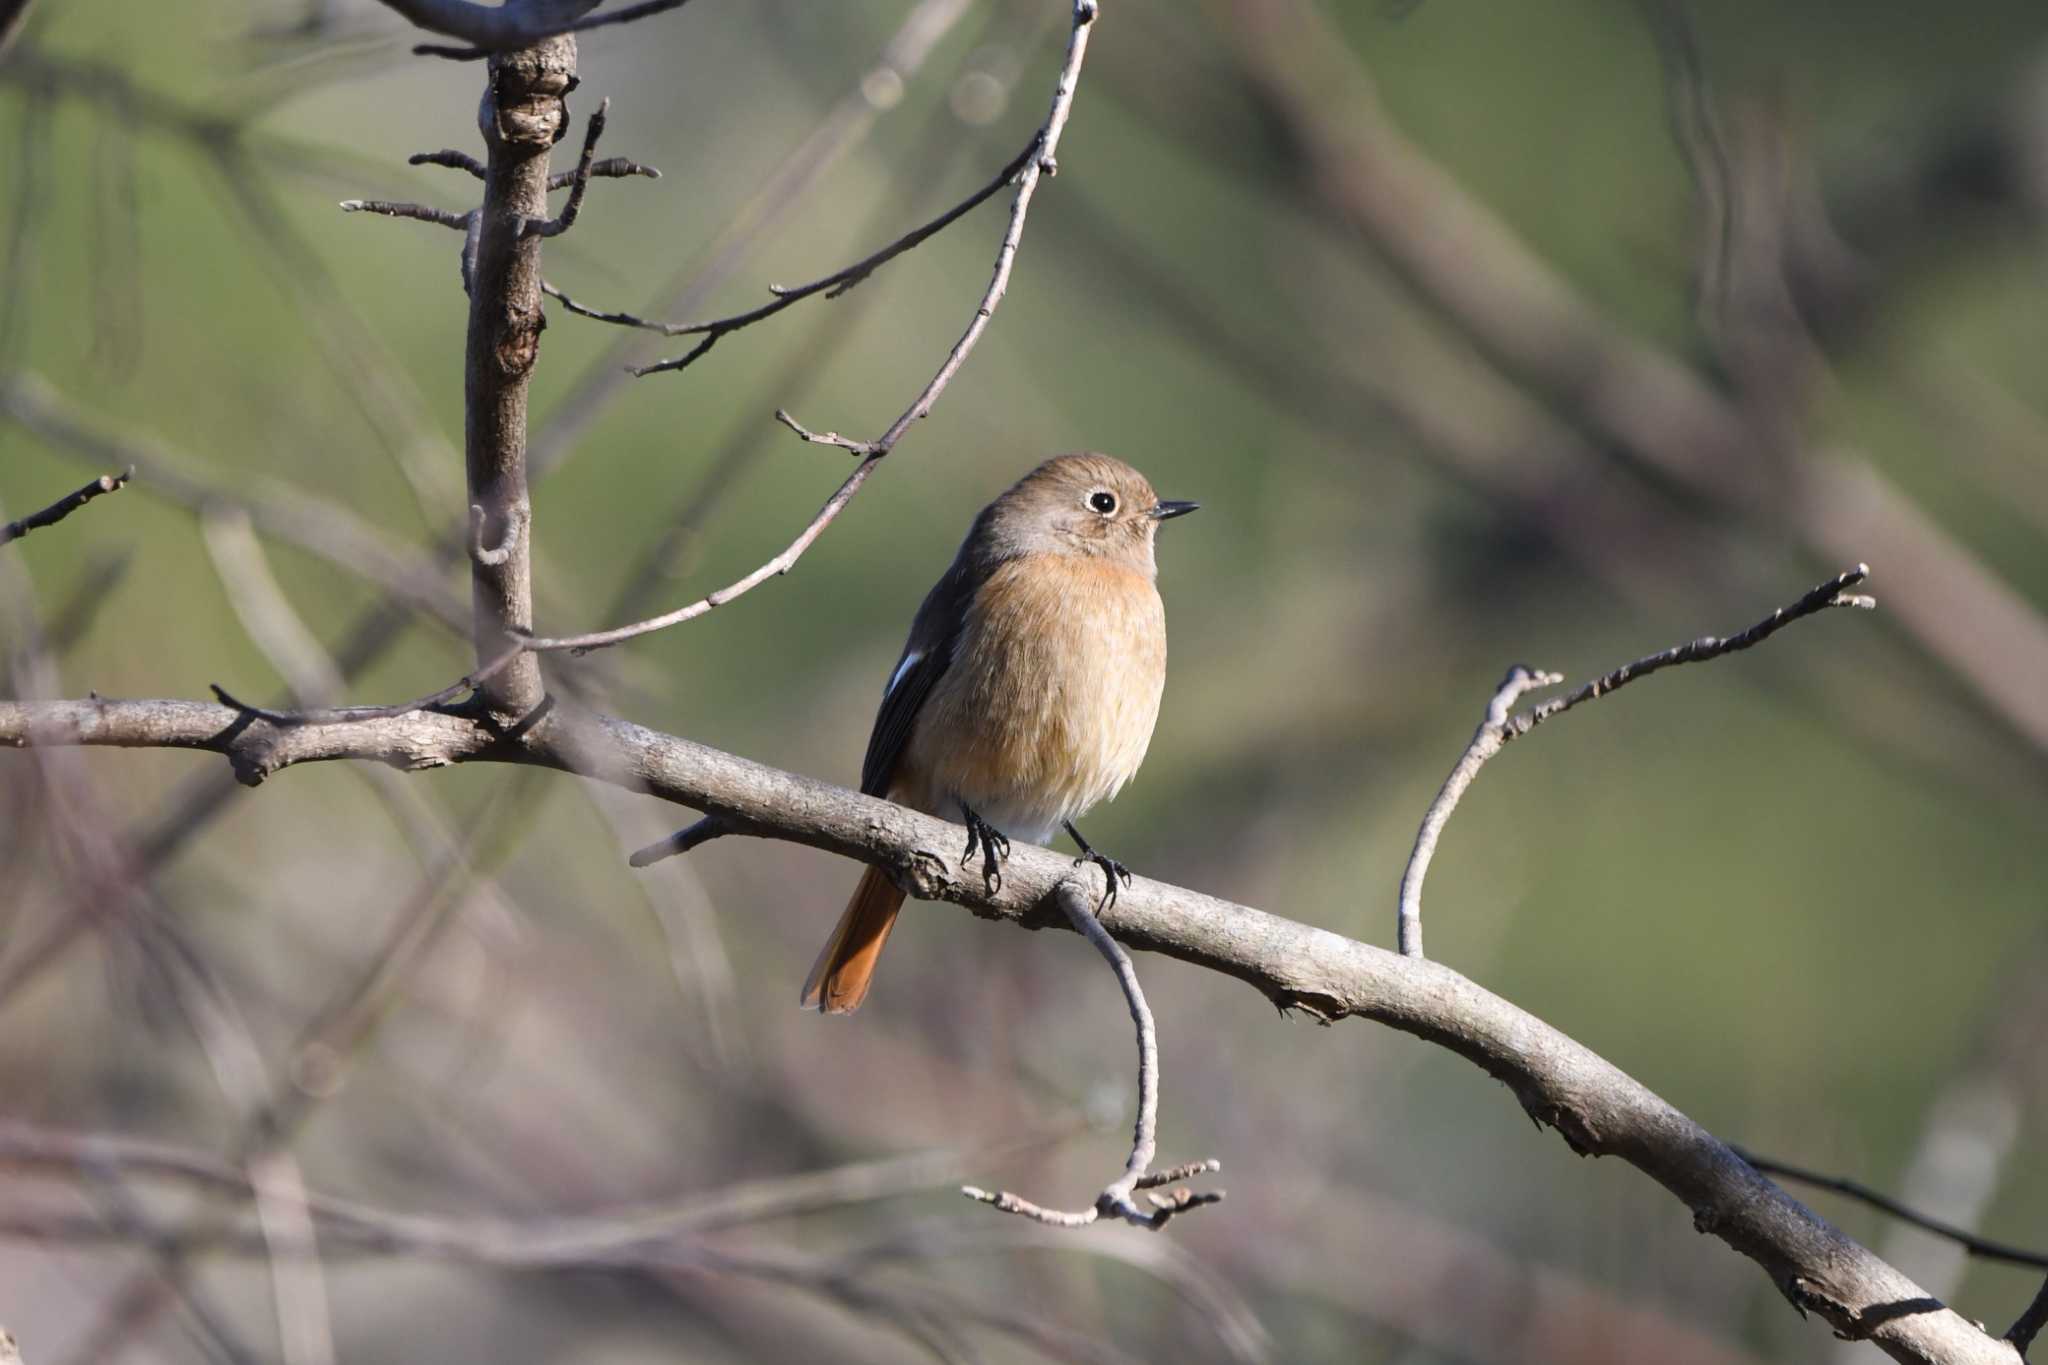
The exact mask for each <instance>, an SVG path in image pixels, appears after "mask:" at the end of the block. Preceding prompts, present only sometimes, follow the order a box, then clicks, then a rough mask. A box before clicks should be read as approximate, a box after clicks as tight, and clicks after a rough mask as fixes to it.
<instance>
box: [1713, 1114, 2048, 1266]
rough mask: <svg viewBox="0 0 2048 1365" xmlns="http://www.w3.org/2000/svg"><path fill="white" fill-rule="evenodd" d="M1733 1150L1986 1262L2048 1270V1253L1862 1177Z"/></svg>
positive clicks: (1779, 1173) (1760, 1167) (1757, 1164)
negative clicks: (1998, 1237)
mask: <svg viewBox="0 0 2048 1365" xmlns="http://www.w3.org/2000/svg"><path fill="white" fill-rule="evenodd" d="M1730 1150H1731V1151H1733V1152H1734V1153H1735V1154H1736V1155H1737V1156H1739V1157H1741V1158H1742V1159H1743V1160H1744V1161H1747V1162H1748V1163H1749V1164H1750V1165H1752V1166H1754V1167H1756V1168H1757V1169H1758V1170H1759V1171H1762V1172H1763V1173H1764V1174H1765V1175H1771V1176H1780V1177H1782V1178H1784V1179H1786V1180H1796V1181H1798V1182H1799V1183H1800V1184H1802V1185H1812V1186H1814V1187H1815V1188H1817V1189H1823V1190H1833V1191H1834V1192H1835V1193H1836V1194H1845V1195H1847V1196H1849V1198H1851V1199H1855V1200H1860V1201H1861V1202H1863V1203H1865V1204H1868V1205H1870V1206H1871V1207H1872V1208H1874V1209H1877V1210H1879V1211H1881V1212H1883V1213H1887V1214H1890V1215H1891V1216H1892V1217H1894V1218H1896V1219H1898V1220H1899V1221H1900V1222H1903V1223H1911V1224H1912V1225H1913V1226H1914V1227H1916V1228H1924V1229H1925V1230H1926V1231H1928V1232H1931V1233H1933V1234H1934V1235H1935V1236H1937V1237H1946V1238H1947V1239H1948V1240H1949V1241H1951V1242H1954V1243H1955V1244H1956V1245H1957V1246H1960V1247H1961V1248H1962V1249H1963V1250H1964V1251H1966V1252H1968V1253H1969V1254H1970V1255H1972V1256H1975V1257H1979V1258H1980V1259H1983V1260H1986V1261H2003V1262H2005V1263H2006V1264H2007V1265H2023V1266H2029V1267H2031V1268H2033V1269H2035V1270H2048V1252H2041V1251H2032V1250H2029V1249H2028V1248H2026V1247H2019V1246H2013V1245H2012V1244H2011V1243H2009V1242H1994V1241H1992V1240H1990V1239H1989V1238H1986V1237H1979V1236H1978V1235H1977V1234H1976V1233H1974V1232H1971V1231H1970V1230H1969V1229H1967V1228H1959V1227H1957V1226H1956V1225H1955V1224H1953V1223H1944V1222H1943V1221H1942V1220H1941V1219H1939V1218H1932V1217H1929V1216H1928V1215H1927V1214H1924V1213H1919V1212H1916V1211H1915V1210H1913V1209H1910V1208H1907V1207H1906V1206H1905V1205H1904V1204H1901V1203H1900V1202H1899V1201H1898V1200H1896V1199H1893V1198H1892V1197H1891V1196H1890V1195H1888V1194H1885V1193H1884V1192H1883V1191H1882V1190H1875V1189H1872V1188H1871V1187H1870V1186H1868V1185H1866V1184H1864V1183H1863V1182H1862V1181H1860V1180H1851V1179H1848V1178H1847V1177H1845V1176H1838V1175H1828V1174H1827V1173H1826V1172H1824V1171H1812V1170H1808V1169H1806V1168H1805V1167H1803V1166H1794V1165H1792V1164H1791V1163H1790V1162H1785V1161H1777V1160H1774V1159H1772V1158H1770V1157H1762V1156H1758V1155H1757V1154H1756V1153H1754V1152H1752V1151H1750V1150H1749V1149H1748V1148H1746V1147H1737V1146H1734V1145H1733V1144H1730Z"/></svg>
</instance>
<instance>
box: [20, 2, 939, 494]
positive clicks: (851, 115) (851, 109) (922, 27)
mask: <svg viewBox="0 0 2048 1365" xmlns="http://www.w3.org/2000/svg"><path fill="white" fill-rule="evenodd" d="M968 9H969V7H968V6H967V5H964V4H962V3H960V0H918V3H917V4H916V5H915V6H914V7H913V8H912V9H911V10H910V12H909V13H907V14H906V15H904V17H903V22H902V23H901V24H900V25H899V26H898V27H897V29H896V31H895V32H894V33H893V34H891V35H890V37H889V38H888V40H887V41H886V42H884V43H883V44H882V47H881V50H880V51H879V52H878V53H877V54H876V56H875V59H874V61H873V63H872V64H871V65H869V66H868V68H867V69H866V71H865V72H864V73H863V75H862V76H861V78H860V79H859V80H857V81H855V82H853V83H852V85H851V87H850V88H849V89H847V90H846V91H845V93H843V94H842V95H840V97H839V98H838V99H837V100H836V101H834V102H833V105H832V107H831V108H830V109H829V110H828V111H827V112H826V113H825V116H824V117H823V118H822V119H821V120H820V121H819V122H818V124H817V126H816V127H814V128H813V129H812V130H811V131H810V133H808V134H807V135H806V136H805V137H804V138H802V139H801V140H800V141H799V142H798V143H797V145H796V146H795V147H793V148H791V149H790V152H789V154H788V155H787V156H785V157H784V158H783V159H782V161H781V163H780V164H779V165H778V166H777V167H776V168H775V169H774V170H773V171H771V172H770V173H769V174H768V175H767V176H766V177H765V178H764V179H763V181H762V184H761V188H760V189H759V190H758V191H757V192H756V193H755V194H753V195H751V196H749V198H748V199H747V200H746V202H745V203H744V204H742V205H741V206H740V208H739V210H738V212H736V213H735V214H734V215H733V217H732V218H731V219H730V220H729V221H728V222H727V223H726V225H725V226H724V227H723V228H721V229H720V230H719V232H718V234H717V235H716V236H715V237H714V238H713V239H712V241H711V243H710V244H709V245H708V246H707V247H706V248H705V264H704V265H703V266H702V268H701V269H696V268H693V269H690V270H686V271H683V272H680V273H679V274H678V275H677V276H676V277H675V278H674V279H673V280H672V281H671V282H670V283H669V284H668V285H666V286H665V287H664V288H663V289H662V290H661V294H662V296H663V301H662V302H661V303H660V304H659V305H656V306H651V307H649V308H648V309H645V310H643V311H647V312H655V313H664V312H665V313H685V314H687V313H695V312H697V311H699V310H700V309H702V308H703V307H705V306H706V304H705V300H707V299H708V298H709V297H710V296H711V293H712V291H713V290H714V289H716V288H717V287H718V286H719V285H721V284H723V283H724V282H725V281H726V280H727V279H729V278H730V277H731V276H732V274H733V272H734V271H736V270H737V269H738V268H739V266H740V265H741V263H742V262H743V261H744V260H745V259H746V258H747V255H748V253H749V252H751V251H752V250H753V249H754V248H755V247H756V246H757V245H758V244H759V243H760V242H761V241H762V240H763V238H765V237H766V236H768V235H769V234H768V232H767V229H768V227H769V226H770V225H772V224H773V223H774V222H775V221H776V220H777V219H779V218H781V217H782V216H784V215H785V214H787V213H788V212H789V211H790V210H791V209H792V208H793V207H794V206H795V205H796V204H798V203H800V202H801V201H802V200H803V198H804V195H805V194H806V193H807V192H808V191H809V190H810V189H811V188H812V187H813V186H815V185H816V184H817V183H818V181H819V180H820V179H821V178H822V177H823V176H824V175H825V174H826V172H828V171H829V170H830V169H831V168H832V167H833V166H834V165H836V164H838V163H839V162H840V161H841V160H843V159H844V158H845V157H847V156H848V155H850V154H851V153H852V152H853V151H854V150H855V149H857V148H858V147H859V146H860V145H861V143H862V142H863V140H864V139H865V138H866V137H867V135H868V133H869V132H870V131H871V130H872V129H873V128H874V126H875V124H876V122H877V121H878V117H879V115H880V114H881V112H882V107H881V106H880V105H879V104H877V103H876V102H875V101H874V100H873V99H872V98H870V95H869V90H870V88H871V85H872V84H873V83H874V82H875V81H877V80H879V79H884V78H886V81H888V82H895V83H898V84H900V83H902V82H905V81H908V80H910V79H911V78H912V77H914V76H915V75H916V74H917V73H918V71H919V70H921V69H922V68H923V66H924V65H925V63H926V62H927V60H929V58H930V56H931V54H932V52H933V50H934V49H935V48H936V47H937V46H938V45H939V43H940V41H941V40H942V39H944V37H945V36H946V34H947V33H949V32H950V31H951V30H952V29H953V27H954V26H955V25H956V24H957V23H958V22H959V20H960V18H961V16H962V15H963V14H965V13H967V11H968ZM5 70H6V68H4V67H0V75H4V73H5ZM641 349H642V348H641V345H640V338H637V337H635V336H633V335H631V334H626V335H622V336H621V337H620V338H619V339H617V340H616V341H614V342H613V344H612V345H611V346H609V347H608V348H606V352H605V354H603V355H601V356H599V357H597V358H596V359H594V360H593V361H592V362H591V363H590V364H589V365H588V366H586V367H585V369H584V371H583V374H582V376H581V377H580V378H578V379H577V381H576V382H575V383H574V385H572V386H571V388H570V390H569V392H568V393H567V394H566V395H565V396H564V397H563V399H562V401H561V402H560V403H559V404H557V405H556V406H555V408H554V409H553V410H552V411H551V413H550V414H549V417H548V420H547V422H546V424H545V425H544V426H543V427H542V428H541V430H540V431H539V432H537V433H536V434H535V441H534V448H533V453H532V459H533V477H535V478H539V477H541V476H542V475H543V474H546V473H550V472H552V471H553V470H555V469H556V468H558V467H559V466H560V465H561V463H562V462H563V460H564V459H565V458H567V456H568V455H569V454H570V453H571V452H572V451H575V450H577V449H580V448H582V446H581V445H580V443H579V438H580V437H581V436H582V435H583V434H584V433H585V432H587V431H588V430H589V427H590V424H591V422H592V421H593V420H595V418H596V416H597V415H598V413H600V412H601V411H602V410H603V409H604V406H605V404H606V403H607V402H608V401H609V400H610V399H612V398H613V397H615V396H616V395H617V394H618V392H619V390H620V387H621V386H622V385H624V384H626V383H628V382H630V380H631V374H630V372H629V371H628V370H627V368H626V366H627V365H628V364H629V363H631V362H633V361H634V360H635V359H637V358H638V357H639V354H640V352H641Z"/></svg>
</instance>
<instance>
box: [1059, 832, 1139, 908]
mask: <svg viewBox="0 0 2048 1365" xmlns="http://www.w3.org/2000/svg"><path fill="white" fill-rule="evenodd" d="M1060 823H1061V824H1063V825H1065V826H1066V827H1067V836H1068V837H1069V838H1071V839H1072V840H1073V841H1074V843H1075V844H1076V845H1077V846H1078V847H1079V848H1080V850H1081V856H1080V857H1078V858H1076V859H1074V866H1075V867H1079V866H1080V865H1081V864H1082V863H1094V864H1095V865H1096V866H1097V867H1099V868H1101V869H1102V877H1103V883H1104V886H1105V888H1106V889H1105V890H1104V891H1103V893H1102V908H1103V909H1105V910H1107V909H1108V908H1109V907H1110V906H1112V905H1115V904H1116V884H1117V879H1118V878H1122V879H1123V884H1124V885H1125V886H1129V885H1130V884H1131V870H1130V869H1129V868H1128V867H1125V866H1124V865H1123V864H1122V863H1120V862H1118V861H1117V860H1116V859H1114V858H1112V857H1110V856H1109V855H1108V854H1107V853H1097V852H1096V851H1095V850H1094V849H1093V848H1090V847H1089V845H1088V841H1087V840H1086V839H1083V838H1082V837H1081V831H1080V830H1078V829H1075V828H1074V822H1073V821H1072V820H1062V821H1060Z"/></svg>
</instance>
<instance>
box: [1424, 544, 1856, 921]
mask: <svg viewBox="0 0 2048 1365" xmlns="http://www.w3.org/2000/svg"><path fill="white" fill-rule="evenodd" d="M1869 576H1870V566H1869V565H1867V564H1858V565H1857V566H1856V567H1855V568H1853V569H1850V570H1849V571H1847V572H1846V573H1840V574H1837V575H1835V576H1834V577H1833V578H1831V579H1829V580H1828V581H1827V582H1825V583H1822V584H1821V585H1820V586H1819V587H1816V588H1814V589H1813V590H1812V591H1811V592H1808V593H1807V594H1806V595H1805V596H1804V597H1801V598H1800V599H1799V600H1798V601H1796V602H1794V603H1792V604H1791V605H1790V606H1784V607H1780V608H1778V609H1777V610H1776V611H1774V612H1772V613H1771V614H1770V615H1769V616H1766V617H1765V618H1764V619H1763V620H1761V621H1759V622H1757V623H1756V624H1755V625H1753V626H1751V627H1750V628H1749V629H1747V630H1745V631H1742V632H1741V633H1740V634H1737V635H1728V636H1718V635H1703V636H1701V637H1700V638H1699V639H1697V640H1692V641H1689V642H1687V643H1685V644H1682V645H1674V646H1673V647H1671V648H1670V649H1667V650H1665V651H1664V652H1663V653H1661V654H1652V655H1650V656H1649V657H1647V658H1642V659H1637V660H1636V661H1635V662H1634V663H1627V664H1623V665H1622V666H1621V667H1620V668H1617V669H1615V670H1614V671H1612V672H1611V673H1606V674H1603V675H1601V676H1600V677H1598V678H1595V679H1593V680H1592V681H1591V682H1589V683H1586V684H1584V685H1583V686H1581V687H1579V688H1578V689H1577V690H1576V691H1574V692H1572V693H1571V694H1570V695H1569V696H1564V697H1559V698H1557V699H1555V700H1553V701H1547V702H1544V703H1543V704H1542V705H1540V706H1538V707H1536V708H1534V709H1533V710H1529V711H1523V712H1520V713H1519V714H1511V711H1512V708H1513V707H1514V704H1515V702H1516V701H1517V700H1519V699H1520V698H1521V696H1522V694H1523V693H1525V692H1527V691H1529V690H1530V689H1532V688H1537V687H1550V686H1553V685H1555V684H1557V683H1560V682H1562V681H1564V677H1563V675H1562V674H1558V673H1546V672H1541V671H1535V670H1531V669H1527V668H1524V667H1522V666H1521V665H1519V664H1518V665H1516V666H1515V667H1514V668H1512V669H1510V670H1509V671H1508V675H1507V677H1506V678H1504V679H1502V680H1501V684H1500V687H1499V689H1498V690H1497V691H1496V692H1495V693H1494V696H1493V701H1492V702H1491V703H1490V704H1489V705H1488V706H1487V708H1486V719H1485V720H1483V721H1481V722H1480V725H1479V729H1478V730H1477V731H1476V732H1475V733H1474V734H1473V736H1472V742H1471V743H1470V744H1469V745H1467V746H1466V748H1465V753H1464V755H1463V757H1461V758H1460V759H1459V760H1458V763H1457V766H1456V767H1454V768H1452V769H1451V774H1450V776H1449V777H1447V778H1445V779H1444V785H1443V787H1442V789H1441V790H1439V791H1438V792H1437V794H1436V800H1434V801H1432V802H1431V803H1430V806H1429V810H1428V811H1427V812H1426V813H1425V814H1424V815H1423V817H1422V827H1421V828H1420V829H1419V830H1417V831H1416V834H1415V847H1414V850H1413V851H1412V852H1410V853H1409V855H1408V866H1407V868H1406V869H1405V870H1404V871H1403V872H1402V874H1401V894H1400V904H1399V908H1398V909H1397V911H1396V918H1395V937H1396V941H1397V943H1398V944H1399V946H1400V949H1401V952H1402V954H1403V955H1404V956H1406V957H1421V956H1422V883H1423V879H1424V878H1425V877H1426V876H1428V874H1429V864H1430V860H1431V859H1432V858H1433V857H1434V856H1435V855H1436V845H1437V840H1438V838H1439V837H1440V836H1441V835H1442V834H1443V830H1444V826H1445V824H1446V823H1448V822H1449V820H1450V818H1451V813H1452V812H1453V811H1455V810H1456V809H1457V808H1458V802H1459V801H1460V800H1461V799H1463V797H1464V795H1465V791H1466V789H1467V788H1468V787H1470V786H1471V785H1472V782H1473V779H1475V778H1476V777H1478V776H1479V770H1480V769H1481V768H1483V767H1484V766H1486V763H1487V760H1489V759H1491V758H1492V757H1493V756H1494V755H1495V754H1497V753H1499V752H1500V751H1501V750H1502V749H1503V748H1505V747H1506V746H1507V743H1508V741H1509V740H1513V739H1519V738H1521V737H1522V736H1523V735H1526V734H1528V733H1529V732H1530V731H1531V730H1533V729H1535V728H1536V727H1537V726H1539V725H1541V724H1542V723H1543V722H1544V721H1546V720H1549V719H1550V718H1551V717H1552V716H1556V715H1561V714H1563V713H1564V712H1566V711H1569V710H1571V709H1572V708H1573V707H1574V706H1577V705H1578V704H1579V703H1580V702H1585V701H1592V700H1594V699H1595V698H1598V697H1604V696H1606V695H1607V694H1608V693H1609V692H1612V691H1614V690H1615V689H1616V688H1619V687H1624V686H1626V685H1627V684H1629V683H1631V682H1634V681H1635V680H1636V679H1638V678H1646V677H1648V676H1649V675H1650V674H1652V673H1655V672H1657V671H1658V670H1660V669H1665V668H1672V667H1675V666H1676V665H1679V664H1692V663H1704V662H1706V661H1707V660H1709V659H1718V658H1720V657H1721V656H1722V655H1724V654H1733V653H1735V652H1736V651H1737V650H1743V649H1748V648H1749V647H1750V646H1752V645H1756V644H1761V643H1762V642H1763V641H1765V640H1768V639H1769V638H1770V637H1771V636H1773V635H1775V634H1776V633H1777V632H1778V631H1780V630H1782V629H1784V628H1785V627H1786V626H1789V625H1791V624H1792V623H1793V622H1794V621H1797V620H1799V619H1800V618H1801V617H1805V616H1811V615H1813V614H1814V613H1815V612H1818V611H1824V610H1826V609H1827V608H1829V607H1859V608H1863V609H1865V610H1868V609H1870V608H1873V607H1875V606H1876V605H1877V601H1876V599H1875V598H1871V597H1866V596H1862V595H1861V594H1853V593H1850V592H1849V591H1848V589H1850V588H1853V587H1855V586H1856V585H1857V584H1858V583H1861V582H1862V581H1863V580H1864V579H1866V578H1868V577H1869Z"/></svg>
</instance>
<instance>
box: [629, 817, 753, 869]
mask: <svg viewBox="0 0 2048 1365" xmlns="http://www.w3.org/2000/svg"><path fill="white" fill-rule="evenodd" d="M733 832H734V831H733V827H732V824H731V823H730V822H729V821H727V820H726V819H725V818H724V817H723V816H718V815H707V816H705V817H704V818H703V819H702V820H699V821H697V822H696V823H695V824H692V825H687V826H685V827H684V828H682V829H679V830H677V831H676V832H675V833H674V834H671V835H669V836H668V837H667V838H666V839H663V840H661V841H660V842H659V843H653V844H649V845H648V846H647V847H645V848H643V849H640V850H639V851H638V852H636V853H634V854H633V855H632V856H631V857H630V858H628V859H626V861H627V862H628V863H629V864H631V865H632V866H634V867H646V866H648V865H650V864H652V863H658V862H660V861H661V860H662V859H664V858H673V857H676V856H678V855H680V854H684V853H688V852H689V851H690V850H691V849H693V848H699V847H701V846H703V845H705V844H708V843H710V842H711V841H712V840H713V839H717V838H721V837H723V836H725V835H727V834H731V833H733Z"/></svg>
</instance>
